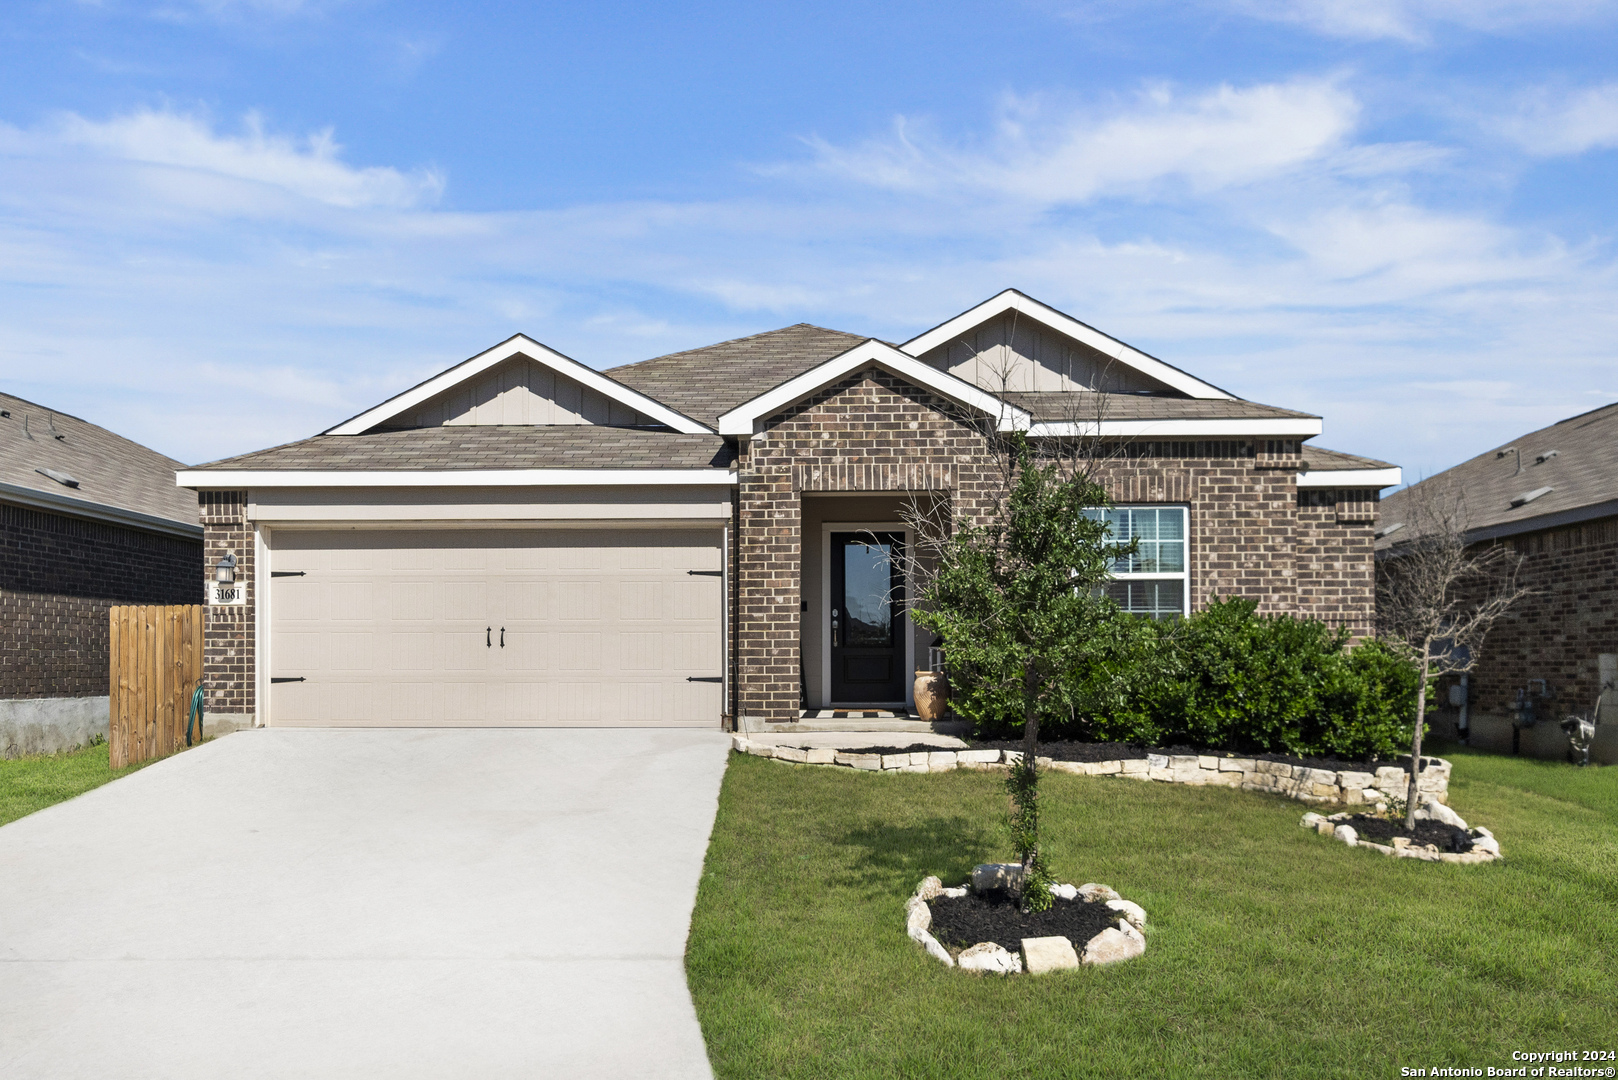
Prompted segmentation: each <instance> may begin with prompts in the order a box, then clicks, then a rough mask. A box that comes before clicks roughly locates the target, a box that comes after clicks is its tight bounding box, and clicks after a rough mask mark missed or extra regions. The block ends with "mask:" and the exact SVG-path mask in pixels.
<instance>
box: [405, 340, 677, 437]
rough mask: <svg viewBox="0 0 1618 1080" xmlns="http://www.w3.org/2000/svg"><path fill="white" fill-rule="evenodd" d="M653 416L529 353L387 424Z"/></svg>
mask: <svg viewBox="0 0 1618 1080" xmlns="http://www.w3.org/2000/svg"><path fill="white" fill-rule="evenodd" d="M653 423H654V421H652V420H651V419H650V418H649V417H647V416H644V415H642V414H641V413H639V412H636V411H635V410H634V409H631V408H629V407H628V406H626V405H623V404H621V403H619V402H616V401H613V400H612V399H611V398H608V397H607V396H606V395H605V394H602V393H600V392H598V391H595V390H591V389H589V388H588V387H586V386H584V385H582V384H580V383H577V382H575V381H573V380H572V379H570V378H568V377H567V376H566V375H558V374H557V373H556V372H555V371H552V370H551V369H550V368H548V367H545V366H543V365H541V364H536V363H535V362H534V361H532V360H529V359H527V358H526V357H516V358H514V359H512V360H508V361H506V362H505V363H503V364H500V365H498V366H496V367H493V368H491V369H490V370H489V371H487V372H485V373H484V375H483V377H482V378H480V379H477V380H475V381H473V382H470V383H467V384H465V385H462V386H457V387H455V388H454V389H453V390H448V391H446V392H444V393H442V394H440V395H438V396H437V397H435V398H432V399H430V400H428V401H426V402H423V403H422V404H421V405H419V406H417V407H416V408H415V409H412V410H411V411H410V412H409V413H407V414H406V415H404V416H402V417H400V418H398V420H396V421H393V422H390V423H388V424H386V425H384V427H386V428H412V427H453V426H457V425H494V424H532V425H557V424H560V425H579V424H597V425H605V426H608V427H645V426H649V425H652V424H653Z"/></svg>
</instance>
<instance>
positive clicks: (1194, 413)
mask: <svg viewBox="0 0 1618 1080" xmlns="http://www.w3.org/2000/svg"><path fill="white" fill-rule="evenodd" d="M999 396H1000V397H1002V398H1005V399H1006V400H1007V401H1009V402H1011V403H1012V404H1013V405H1016V406H1017V407H1018V408H1022V409H1027V410H1028V411H1029V412H1030V413H1031V414H1032V415H1033V417H1034V419H1035V420H1036V421H1041V420H1052V421H1062V420H1077V421H1083V420H1094V419H1096V416H1097V414H1098V413H1099V414H1100V415H1101V418H1102V419H1104V420H1253V419H1273V418H1276V417H1282V418H1302V419H1318V418H1317V417H1315V416H1314V414H1313V413H1302V412H1293V411H1292V410H1291V409H1278V408H1276V407H1275V406H1274V405H1260V404H1258V403H1257V402H1256V401H1241V400H1239V399H1238V400H1232V401H1225V400H1216V399H1207V398H1190V397H1177V396H1176V397H1167V396H1165V397H1158V396H1155V395H1146V394H1097V393H1093V392H1091V391H1088V390H1062V391H1057V390H1045V391H1040V392H1037V393H1036V392H1028V391H1010V392H1006V393H1002V394H1000V395H999Z"/></svg>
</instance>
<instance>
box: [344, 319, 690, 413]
mask: <svg viewBox="0 0 1618 1080" xmlns="http://www.w3.org/2000/svg"><path fill="white" fill-rule="evenodd" d="M516 361H521V363H517V362H516ZM547 375H549V376H554V378H547ZM575 387H576V388H577V390H576V391H575ZM585 391H589V393H588V394H587V393H586V392H585ZM524 415H526V416H528V417H530V419H528V420H513V419H507V417H512V416H524ZM535 416H539V417H545V416H550V417H552V418H553V419H552V420H550V421H549V422H547V421H544V420H536V419H532V418H533V417H535ZM640 421H644V423H645V424H646V425H663V426H665V427H668V428H671V429H673V430H675V431H678V432H681V433H682V434H686V435H697V434H702V433H705V432H708V433H711V429H710V428H708V427H707V426H705V425H703V424H700V423H698V422H697V421H695V420H693V419H691V418H690V417H689V416H686V415H685V414H683V413H680V412H678V411H676V410H674V409H671V408H669V407H668V406H667V405H665V404H663V403H662V402H660V401H657V400H655V399H654V398H651V397H648V396H647V395H645V394H643V393H641V392H640V391H638V390H634V389H631V388H630V387H628V386H625V385H624V384H623V383H620V382H618V381H617V380H615V379H612V378H609V377H608V376H606V375H603V374H602V373H601V372H599V371H596V370H595V369H594V368H590V367H586V366H585V365H583V364H581V363H579V362H578V361H577V360H574V359H573V358H571V357H568V356H563V355H562V354H561V353H559V352H557V351H556V350H555V349H552V348H550V347H549V346H546V345H542V344H540V343H539V342H537V341H535V340H534V339H533V338H531V337H528V336H526V335H524V334H514V335H512V336H511V337H509V338H507V339H506V340H505V341H502V342H501V343H500V344H498V345H496V346H495V347H494V348H492V349H488V350H486V351H484V352H481V353H479V354H478V355H476V356H474V357H472V358H471V359H470V360H465V361H462V362H461V363H459V364H456V365H455V366H454V367H452V368H449V369H448V370H446V371H442V372H439V373H438V374H437V375H435V376H433V377H432V378H430V379H427V380H426V381H424V382H421V383H418V384H417V385H415V386H413V387H411V388H410V389H409V390H406V391H405V392H404V393H402V394H396V395H394V396H393V397H391V398H389V399H388V400H387V401H384V402H383V403H382V404H380V405H377V406H376V407H374V408H371V409H367V410H366V411H365V412H362V413H360V414H359V415H358V416H355V417H351V418H350V419H348V420H345V421H343V422H342V423H341V424H338V425H337V426H336V427H334V428H330V429H329V430H327V431H325V432H323V433H322V434H325V435H364V434H365V433H366V432H369V431H382V430H388V429H394V430H398V429H400V428H409V427H416V426H424V427H437V426H443V425H446V424H452V425H456V426H461V425H467V426H471V425H480V424H482V425H488V424H513V423H515V424H530V425H534V426H549V425H550V424H557V425H578V424H597V425H606V426H629V423H630V422H634V423H637V424H638V423H639V422H640Z"/></svg>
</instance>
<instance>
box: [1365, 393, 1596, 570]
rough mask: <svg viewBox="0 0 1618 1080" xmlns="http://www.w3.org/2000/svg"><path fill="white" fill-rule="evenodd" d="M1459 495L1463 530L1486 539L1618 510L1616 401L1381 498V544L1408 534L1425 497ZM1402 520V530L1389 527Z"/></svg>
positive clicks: (1388, 543)
mask: <svg viewBox="0 0 1618 1080" xmlns="http://www.w3.org/2000/svg"><path fill="white" fill-rule="evenodd" d="M1451 493H1454V494H1456V495H1462V496H1464V498H1465V506H1466V525H1467V530H1468V532H1467V535H1468V538H1469V539H1472V540H1487V539H1492V538H1493V537H1497V536H1509V535H1512V534H1514V533H1522V532H1533V531H1535V530H1538V529H1549V528H1554V527H1556V526H1558V525H1571V524H1574V523H1577V522H1580V521H1589V520H1592V519H1595V518H1601V517H1610V516H1613V515H1618V402H1614V403H1613V404H1611V405H1603V406H1602V407H1601V408H1599V409H1592V410H1591V411H1589V412H1586V413H1580V414H1579V415H1577V416H1570V417H1568V418H1567V419H1566V420H1563V421H1561V422H1559V423H1555V424H1552V425H1551V426H1550V427H1545V428H1540V429H1539V430H1538V431H1532V432H1529V433H1528V434H1526V435H1521V436H1518V437H1517V438H1515V439H1513V440H1511V441H1510V442H1509V443H1503V444H1501V445H1500V446H1497V447H1495V448H1494V449H1492V450H1489V451H1487V452H1485V453H1482V454H1479V455H1478V456H1477V457H1474V458H1472V459H1470V460H1468V461H1463V462H1462V463H1461V464H1459V465H1457V466H1455V467H1454V468H1452V469H1446V470H1444V471H1443V472H1441V473H1439V474H1437V475H1436V476H1431V477H1428V478H1427V479H1426V480H1423V481H1422V482H1421V483H1419V484H1412V485H1411V486H1410V487H1408V488H1406V489H1404V490H1403V491H1396V492H1394V493H1393V494H1392V495H1389V496H1388V497H1387V498H1386V499H1383V500H1382V514H1381V530H1380V531H1382V533H1383V534H1384V535H1383V538H1382V539H1381V540H1380V541H1379V542H1378V545H1379V546H1381V547H1388V546H1391V545H1393V544H1395V543H1397V542H1399V541H1402V540H1404V539H1406V538H1408V537H1409V536H1411V535H1413V531H1414V530H1415V529H1416V528H1417V526H1418V524H1419V523H1418V521H1417V520H1416V519H1417V517H1418V516H1419V515H1417V513H1416V508H1417V506H1418V505H1419V501H1420V500H1422V499H1423V498H1427V497H1442V498H1444V499H1445V501H1448V499H1449V498H1451V497H1453V496H1452V495H1451ZM1395 525H1403V526H1404V528H1403V529H1402V530H1400V531H1394V529H1393V526H1395Z"/></svg>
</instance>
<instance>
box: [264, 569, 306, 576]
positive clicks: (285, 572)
mask: <svg viewBox="0 0 1618 1080" xmlns="http://www.w3.org/2000/svg"><path fill="white" fill-rule="evenodd" d="M270 576H271V577H303V576H304V572H303V571H302V570H271V571H270Z"/></svg>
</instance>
